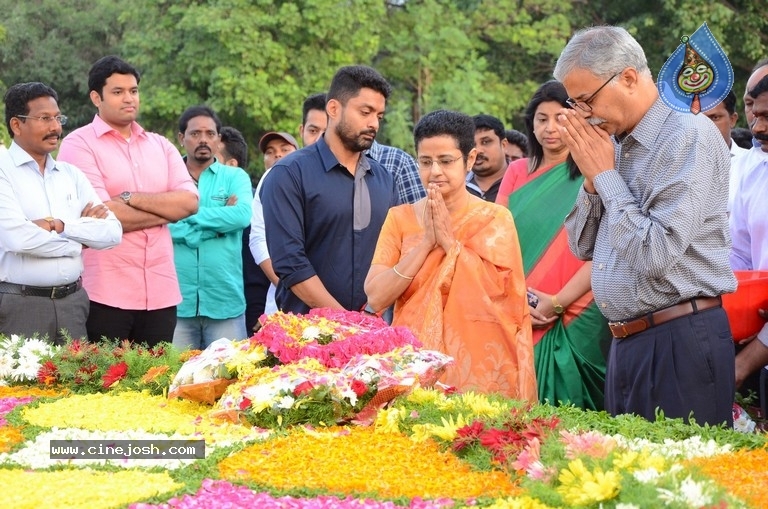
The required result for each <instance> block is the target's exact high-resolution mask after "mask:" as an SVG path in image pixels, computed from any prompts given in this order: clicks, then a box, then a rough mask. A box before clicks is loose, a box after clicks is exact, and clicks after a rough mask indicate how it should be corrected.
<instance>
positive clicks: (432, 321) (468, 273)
mask: <svg viewBox="0 0 768 509" xmlns="http://www.w3.org/2000/svg"><path fill="white" fill-rule="evenodd" d="M474 133H475V127H474V122H473V120H472V118H471V117H469V116H467V115H464V114H461V113H456V112H449V111H436V112H432V113H430V114H428V115H426V116H424V117H423V118H422V119H421V120H420V121H419V123H418V124H417V125H416V128H415V129H414V138H415V141H416V149H417V152H418V164H419V171H420V173H421V178H422V181H423V183H424V187H425V188H426V189H427V198H425V199H422V200H421V201H419V202H417V203H415V204H412V205H401V206H399V207H395V208H392V209H390V212H389V215H388V216H387V219H386V221H385V222H384V226H383V228H382V231H381V234H380V236H379V241H378V243H377V245H376V252H375V254H374V257H373V262H372V265H371V269H370V272H369V273H368V277H367V278H366V282H365V290H366V294H367V295H368V304H369V306H370V307H372V308H373V309H374V310H377V311H378V310H382V309H385V308H386V307H388V306H390V305H391V304H392V303H394V304H395V308H394V319H393V322H392V324H393V325H403V326H407V327H410V328H411V329H412V330H413V331H414V333H415V334H416V336H417V337H418V338H419V339H420V340H421V342H422V344H423V345H424V347H425V348H428V349H433V350H439V351H441V352H443V353H446V354H448V355H451V356H452V357H453V358H454V363H453V364H452V365H451V366H449V367H448V369H447V370H446V372H445V374H444V375H443V377H442V378H441V381H442V382H443V383H446V384H448V385H451V386H454V387H456V388H457V389H458V390H461V391H467V390H476V391H481V392H484V393H491V392H496V393H501V394H503V395H505V396H507V397H511V398H516V399H521V400H526V401H530V402H533V401H536V400H537V397H536V379H535V374H534V367H533V346H532V341H531V322H530V316H529V311H528V306H527V302H526V287H525V279H524V276H523V269H522V260H521V256H520V248H519V245H518V242H517V232H516V230H515V224H514V221H513V219H512V216H511V214H510V213H509V211H508V210H506V209H504V208H503V207H499V206H498V205H496V204H493V203H487V202H485V201H483V200H481V199H479V198H476V197H474V196H472V195H471V194H470V193H469V192H467V190H466V188H465V186H464V180H465V178H466V175H467V172H468V171H469V169H470V168H472V165H473V164H474V159H475V155H476V150H475V149H474V143H475V142H474Z"/></svg>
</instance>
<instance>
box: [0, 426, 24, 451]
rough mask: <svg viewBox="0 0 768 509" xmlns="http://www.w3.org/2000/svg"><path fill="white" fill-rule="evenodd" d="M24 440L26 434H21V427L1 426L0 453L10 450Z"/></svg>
mask: <svg viewBox="0 0 768 509" xmlns="http://www.w3.org/2000/svg"><path fill="white" fill-rule="evenodd" d="M23 441H24V435H22V434H21V428H17V427H16V426H2V427H0V453H3V452H8V451H10V450H11V449H12V448H13V446H14V445H16V444H18V443H20V442H23Z"/></svg>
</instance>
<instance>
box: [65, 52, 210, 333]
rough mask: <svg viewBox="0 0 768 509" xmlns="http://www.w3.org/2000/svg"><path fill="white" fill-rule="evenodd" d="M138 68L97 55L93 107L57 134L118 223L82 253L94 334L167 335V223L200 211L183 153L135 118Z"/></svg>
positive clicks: (173, 292) (171, 323)
mask: <svg viewBox="0 0 768 509" xmlns="http://www.w3.org/2000/svg"><path fill="white" fill-rule="evenodd" d="M139 80H140V76H139V72H138V71H137V70H136V69H135V68H134V67H133V66H131V65H130V64H128V63H126V62H124V61H123V60H121V59H120V58H118V57H115V56H107V57H104V58H102V59H100V60H98V61H97V62H96V63H95V64H93V66H92V67H91V70H90V71H89V73H88V90H89V91H90V98H91V101H92V102H93V104H94V106H96V108H97V109H98V113H97V114H96V116H95V117H94V119H93V122H91V123H90V124H88V125H85V126H83V127H81V128H79V129H77V130H75V131H73V132H72V133H70V134H69V135H68V136H67V137H66V138H64V140H63V141H62V142H61V149H60V150H59V157H58V158H59V159H60V160H62V161H66V162H68V163H72V164H74V165H76V166H77V167H78V168H80V169H81V170H82V171H83V173H85V175H86V176H87V177H88V180H89V181H90V182H91V184H92V185H93V187H94V189H95V190H96V193H97V194H98V195H99V198H101V199H102V200H103V201H104V203H105V204H106V205H107V206H108V207H109V209H110V210H112V211H113V212H114V213H115V215H116V216H117V218H118V219H119V220H120V222H121V223H122V225H123V241H122V243H121V244H120V245H119V246H117V247H116V248H114V249H112V250H110V251H95V250H90V249H89V250H87V251H86V252H84V254H83V258H84V260H83V262H84V267H85V269H84V272H83V286H84V287H85V289H86V291H87V292H88V296H89V297H90V299H91V306H90V314H89V316H88V322H87V325H86V327H87V330H88V337H89V338H90V339H91V340H98V339H99V338H101V337H107V338H117V339H130V340H132V341H137V342H145V343H147V344H148V345H150V346H152V345H155V344H157V343H159V342H160V341H169V342H170V341H171V339H172V338H173V331H174V328H175V326H176V305H177V304H179V303H180V302H181V293H180V291H179V283H178V280H177V279H176V269H175V267H174V263H173V244H172V242H171V236H170V233H169V230H168V226H167V224H168V223H173V222H176V221H178V220H180V219H183V218H185V217H187V216H190V215H192V214H194V213H196V212H197V208H198V193H197V188H196V187H195V184H194V182H193V180H192V178H191V177H190V176H189V173H188V172H187V167H186V165H185V164H184V160H183V159H182V158H181V154H179V151H178V150H177V149H176V147H174V146H173V145H172V144H171V143H170V142H169V141H168V140H167V139H165V138H164V137H162V136H160V135H158V134H155V133H150V132H147V131H145V130H144V129H142V128H141V126H140V125H139V124H137V123H136V117H137V116H138V113H139Z"/></svg>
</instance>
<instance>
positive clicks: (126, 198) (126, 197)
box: [120, 191, 131, 205]
mask: <svg viewBox="0 0 768 509" xmlns="http://www.w3.org/2000/svg"><path fill="white" fill-rule="evenodd" d="M120 199H121V200H123V203H125V204H126V205H130V204H131V192H130V191H123V192H122V193H120Z"/></svg>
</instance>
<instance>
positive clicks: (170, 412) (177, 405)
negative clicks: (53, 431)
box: [22, 392, 209, 435]
mask: <svg viewBox="0 0 768 509" xmlns="http://www.w3.org/2000/svg"><path fill="white" fill-rule="evenodd" d="M207 410H209V407H207V406H206V405H202V404H200V403H193V402H191V401H185V400H167V399H165V398H163V397H162V396H151V395H149V394H146V393H142V392H120V393H108V394H84V395H82V394H77V395H72V396H69V397H67V398H62V399H57V400H55V401H51V402H47V403H41V404H40V405H38V406H37V407H36V408H25V409H24V410H23V411H22V417H23V418H24V420H25V421H27V422H28V423H29V424H32V425H34V426H42V427H44V428H52V427H54V426H56V427H59V428H82V429H87V430H101V431H113V430H114V431H124V430H132V429H143V430H145V431H149V432H155V433H158V432H159V433H173V432H175V431H178V432H179V433H181V434H183V435H191V434H192V433H194V432H195V425H194V422H195V419H196V418H197V417H198V416H199V415H200V414H201V413H203V412H206V411H207Z"/></svg>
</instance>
